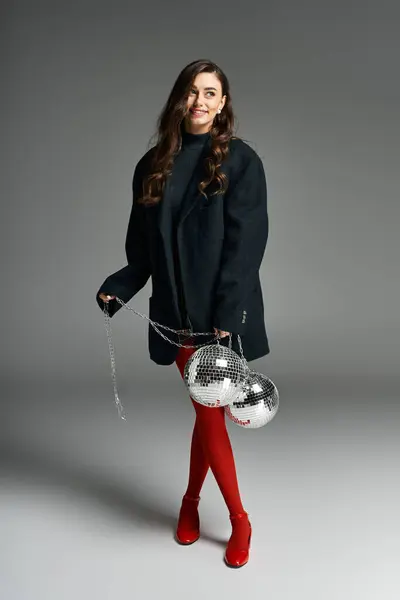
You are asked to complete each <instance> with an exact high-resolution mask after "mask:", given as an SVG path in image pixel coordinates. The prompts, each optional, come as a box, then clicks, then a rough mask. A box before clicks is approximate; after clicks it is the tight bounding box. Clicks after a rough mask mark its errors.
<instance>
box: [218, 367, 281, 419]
mask: <svg viewBox="0 0 400 600" xmlns="http://www.w3.org/2000/svg"><path fill="white" fill-rule="evenodd" d="M278 408H279V392H278V389H277V387H276V386H275V384H274V383H273V382H272V381H271V379H269V378H268V377H266V376H265V375H263V374H262V373H257V372H256V371H253V370H252V369H249V372H248V374H247V378H246V381H245V383H244V385H243V388H242V393H241V395H240V396H239V397H238V398H237V399H236V400H235V401H234V402H233V403H232V404H230V405H229V406H225V413H226V414H227V416H228V417H229V418H230V419H231V421H233V422H234V423H236V424H237V425H239V426H240V427H245V428H247V429H256V428H258V427H263V426H264V425H266V424H267V423H269V422H270V421H271V420H272V419H273V418H274V416H275V415H276V413H277V412H278Z"/></svg>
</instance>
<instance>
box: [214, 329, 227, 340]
mask: <svg viewBox="0 0 400 600" xmlns="http://www.w3.org/2000/svg"><path fill="white" fill-rule="evenodd" d="M214 331H215V333H218V335H220V336H221V337H223V338H224V337H226V336H227V335H229V331H222V329H217V328H216V327H214Z"/></svg>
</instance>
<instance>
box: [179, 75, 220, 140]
mask: <svg viewBox="0 0 400 600" xmlns="http://www.w3.org/2000/svg"><path fill="white" fill-rule="evenodd" d="M225 101H226V96H222V86H221V82H220V80H219V79H218V77H217V76H216V75H215V74H214V73H199V74H198V75H197V76H196V79H195V80H194V83H193V85H192V87H191V89H190V90H189V96H188V100H187V107H188V112H187V115H186V117H185V129H186V131H188V132H190V133H206V132H207V131H209V130H210V128H211V126H212V122H213V120H214V118H215V115H217V114H218V111H219V110H222V109H223V107H224V105H225ZM196 110H198V111H199V112H195V111H196Z"/></svg>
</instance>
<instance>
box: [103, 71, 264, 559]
mask: <svg viewBox="0 0 400 600" xmlns="http://www.w3.org/2000/svg"><path fill="white" fill-rule="evenodd" d="M233 125H234V116H233V110H232V103H231V96H230V90H229V83H228V80H227V78H226V76H225V74H224V73H223V72H222V70H221V69H220V68H219V67H218V66H217V65H216V64H215V63H212V62H211V61H208V60H198V61H195V62H192V63H190V64H189V65H188V66H187V67H185V68H184V69H183V70H182V71H181V73H180V74H179V76H178V78H177V80H176V82H175V84H174V86H173V88H172V91H171V93H170V95H169V98H168V100H167V102H166V105H165V107H164V108H163V110H162V113H161V115H160V117H159V120H158V139H157V143H156V144H155V146H153V147H151V148H150V150H148V151H147V152H146V153H145V154H144V156H142V158H141V159H140V160H139V162H138V164H137V165H136V168H135V172H134V176H133V184H132V190H133V202H132V208H131V214H130V219H129V224H128V231H127V236H126V243H125V250H126V255H127V261H128V264H127V265H126V266H125V267H123V268H122V269H120V270H119V271H117V272H116V273H113V274H112V275H110V276H108V277H107V278H106V280H105V281H104V283H103V284H102V286H101V287H100V289H99V290H98V292H97V295H96V300H97V303H98V305H99V306H100V308H101V309H103V308H104V303H107V306H108V312H109V315H110V317H112V316H113V315H114V314H115V313H116V312H117V311H118V310H119V309H120V308H121V304H119V303H118V302H117V301H116V299H115V298H116V296H118V297H119V298H121V300H123V301H124V302H125V303H127V302H128V301H129V300H130V299H131V298H132V297H133V296H134V295H135V294H136V293H137V292H138V291H139V290H141V289H142V288H143V287H144V285H145V284H146V283H147V281H148V279H149V277H150V276H151V278H152V296H151V297H150V299H149V318H150V319H151V320H152V321H156V322H158V323H160V324H162V325H166V326H168V327H170V328H172V329H174V330H175V329H179V330H180V331H181V333H175V332H168V338H169V339H170V340H173V341H175V343H178V344H181V345H180V346H177V345H175V343H174V344H171V343H170V342H168V341H166V340H165V339H164V338H163V337H162V336H160V335H159V334H158V333H157V332H156V331H155V330H154V328H153V327H152V326H151V325H150V323H149V328H148V346H149V353H150V358H151V360H153V361H154V362H155V363H157V364H159V365H170V364H172V363H173V362H175V364H176V365H177V367H178V369H179V371H180V373H181V376H182V377H183V371H184V367H185V364H186V361H187V360H188V358H189V356H190V355H191V354H192V353H193V352H194V351H195V350H196V348H189V347H187V346H188V344H196V345H200V344H202V343H207V342H208V343H210V341H211V340H210V337H209V335H210V333H211V334H212V333H213V332H214V333H215V334H218V335H219V336H220V337H221V338H222V339H221V342H220V343H221V344H222V345H227V344H228V342H229V338H228V337H227V336H228V335H229V333H231V334H232V349H233V350H235V351H236V352H238V353H239V352H240V349H239V346H238V340H237V335H238V334H239V335H240V338H241V342H242V350H243V355H244V356H245V358H246V360H247V361H250V360H254V359H255V358H259V357H261V356H265V355H266V354H268V353H269V351H270V350H269V344H268V337H267V333H266V330H265V324H264V305H263V298H262V290H261V284H260V278H259V269H260V265H261V261H262V258H263V255H264V251H265V247H266V243H267V238H268V214H267V190H266V181H265V173H264V168H263V164H262V161H261V159H260V158H259V156H258V155H257V153H256V152H255V151H254V150H253V149H252V148H250V146H249V145H248V144H246V143H245V142H244V141H243V140H241V139H240V138H237V137H234V136H233ZM193 332H197V333H199V332H202V333H204V336H201V335H199V336H196V337H195V338H193V337H191V335H190V334H191V333H193ZM163 333H166V332H165V331H164V332H163ZM207 334H208V335H207ZM192 403H193V407H194V409H195V412H196V420H195V425H194V429H193V436H192V443H191V455H190V471H189V482H188V487H187V489H186V492H185V494H184V496H183V498H182V504H181V508H180V512H179V518H178V524H177V529H176V540H177V541H178V542H180V543H182V544H191V543H193V542H195V541H196V540H197V539H198V538H199V536H200V531H199V514H198V503H199V500H200V495H199V494H200V491H201V488H202V485H203V482H204V479H205V477H206V474H207V472H208V469H209V467H211V470H212V472H213V475H214V477H215V479H216V481H217V483H218V486H219V488H220V490H221V493H222V495H223V497H224V500H225V502H226V505H227V508H228V511H229V516H230V521H231V525H232V535H231V537H230V539H229V542H228V545H227V548H226V551H225V562H226V564H227V565H229V566H233V567H240V566H243V565H244V564H246V563H247V561H248V559H249V548H250V540H251V523H250V521H249V518H248V513H247V512H246V511H245V510H244V508H243V504H242V501H241V498H240V493H239V488H238V481H237V476H236V469H235V461H234V457H233V453H232V447H231V444H230V440H229V436H228V432H227V429H226V424H225V412H224V408H223V407H217V408H215V407H207V406H203V405H201V404H199V403H198V402H195V401H193V399H192Z"/></svg>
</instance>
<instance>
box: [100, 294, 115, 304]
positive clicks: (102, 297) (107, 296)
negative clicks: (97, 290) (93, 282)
mask: <svg viewBox="0 0 400 600" xmlns="http://www.w3.org/2000/svg"><path fill="white" fill-rule="evenodd" d="M99 298H101V299H102V300H103V301H104V302H108V301H109V300H113V299H114V298H115V296H110V295H108V294H107V295H106V294H99Z"/></svg>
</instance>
